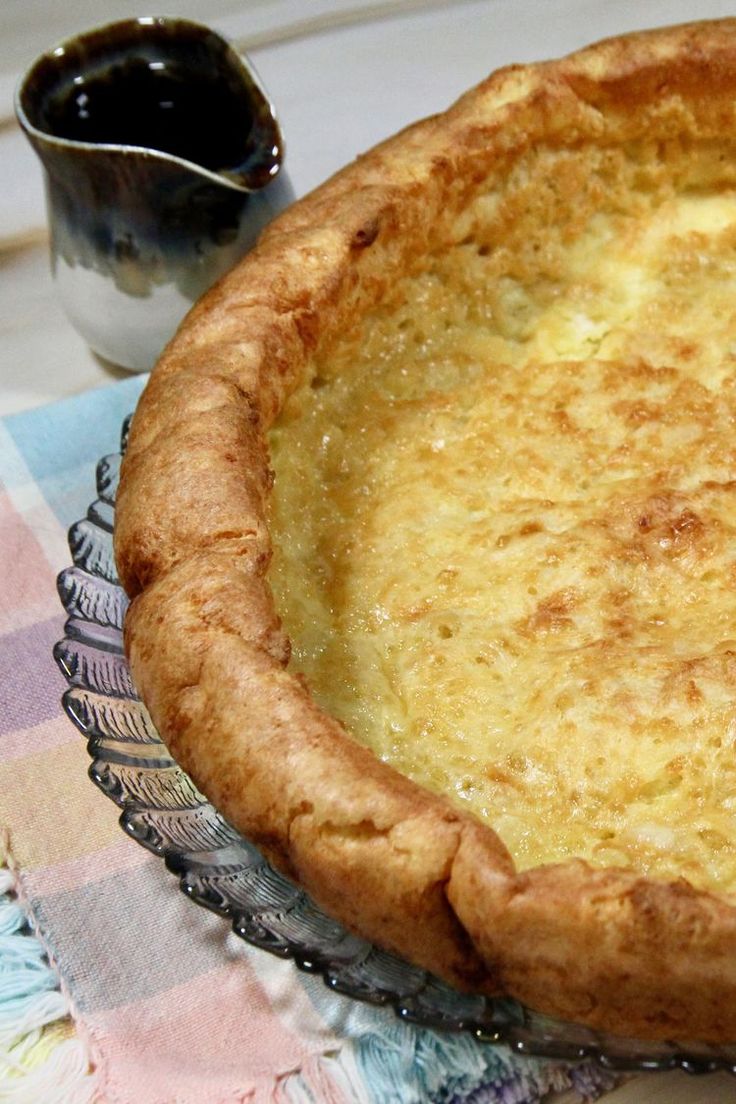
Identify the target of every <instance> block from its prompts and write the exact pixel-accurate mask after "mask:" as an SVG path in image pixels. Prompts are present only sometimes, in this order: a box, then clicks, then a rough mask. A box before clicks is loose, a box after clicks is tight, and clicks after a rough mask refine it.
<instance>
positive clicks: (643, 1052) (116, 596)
mask: <svg viewBox="0 0 736 1104" xmlns="http://www.w3.org/2000/svg"><path fill="white" fill-rule="evenodd" d="M129 422H130V418H127V419H126V420H125V423H124V425H123V431H122V442H121V452H120V453H113V454H111V455H109V456H104V457H103V458H102V459H101V460H100V461H99V463H98V465H97V498H96V499H95V501H94V502H93V503H92V504H91V505H90V508H89V510H88V511H87V516H86V517H85V518H82V519H81V520H80V521H78V522H76V523H75V524H74V525H73V526H72V527H71V529H70V530H69V548H70V552H71V558H72V566H70V567H68V568H66V569H65V570H64V571H62V572H61V574H60V575H59V578H58V590H59V597H60V599H61V603H62V605H63V606H64V609H65V610H66V612H67V615H68V620H67V622H66V625H65V635H64V638H63V639H62V640H60V641H59V642H58V643H57V644H56V646H55V648H54V658H55V659H56V662H57V663H58V665H59V667H60V668H61V671H62V673H63V674H64V677H65V678H66V680H67V682H68V684H69V688H68V689H67V691H66V692H65V694H64V696H63V699H62V702H63V706H64V709H65V711H66V713H67V715H68V716H69V718H70V719H71V721H72V722H73V723H74V725H75V726H76V727H77V728H78V729H79V730H80V732H81V733H82V734H83V735H84V736H86V737H87V748H88V751H89V754H90V756H91V758H92V762H91V764H90V768H89V775H90V778H91V779H92V781H93V782H94V783H95V784H96V785H97V786H98V787H99V788H100V789H101V790H102V791H103V792H104V793H105V794H107V796H108V797H110V798H111V799H112V800H113V801H115V803H116V804H117V805H119V806H120V808H121V810H122V812H121V815H120V823H121V825H122V828H123V830H124V831H125V832H127V834H128V835H129V836H131V837H132V838H133V839H135V840H136V841H137V842H138V843H140V844H141V845H142V846H143V847H145V848H147V849H148V850H149V851H151V852H153V853H154V854H156V855H159V856H161V857H162V858H163V859H164V861H165V863H166V866H167V867H168V869H169V870H170V871H171V872H172V873H173V874H175V875H177V876H178V878H179V884H180V887H181V889H182V891H183V892H184V893H185V894H186V895H187V896H188V897H189V898H191V900H192V901H194V902H196V903H197V904H198V905H202V906H204V907H205V908H208V909H210V910H211V911H213V912H216V913H218V914H219V915H221V916H223V917H225V918H227V919H229V920H230V921H231V923H232V928H233V931H234V932H235V933H236V934H237V935H238V936H240V937H241V938H242V939H244V940H246V941H247V942H248V943H251V944H253V945H254V946H256V947H260V948H262V949H263V950H267V951H269V952H271V953H272V954H275V955H278V956H279V957H281V958H288V959H292V960H293V961H294V963H295V964H296V965H297V966H298V967H299V968H300V969H301V970H305V971H308V972H311V973H318V974H321V975H322V977H323V979H324V981H325V983H326V985H327V986H328V987H329V988H331V989H333V990H335V991H336V992H339V993H343V994H346V995H347V996H350V997H354V998H355V999H357V1000H362V1001H368V1002H371V1003H373V1004H379V1005H390V1006H392V1007H393V1008H394V1010H395V1011H396V1013H397V1015H398V1016H399V1017H400V1018H402V1019H404V1020H406V1021H410V1022H413V1023H416V1024H420V1025H422V1026H424V1027H431V1028H434V1029H444V1030H450V1031H468V1032H470V1033H471V1034H472V1035H474V1036H475V1037H476V1038H477V1039H479V1040H481V1041H484V1042H496V1043H504V1044H506V1045H508V1046H510V1047H511V1049H512V1050H513V1051H514V1052H515V1053H517V1054H522V1055H530V1056H532V1055H533V1056H535V1057H546V1058H558V1059H566V1060H577V1059H583V1058H591V1059H593V1060H595V1061H596V1062H598V1063H599V1064H600V1065H601V1066H603V1067H604V1068H606V1069H609V1070H669V1069H674V1068H680V1069H683V1070H686V1071H687V1072H690V1073H707V1072H712V1071H715V1070H727V1071H729V1072H731V1073H736V1044H734V1045H729V1046H718V1047H716V1046H708V1045H706V1044H699V1043H692V1042H672V1043H653V1042H642V1041H639V1040H636V1039H628V1038H621V1037H617V1036H613V1035H608V1034H605V1033H602V1032H597V1031H593V1030H591V1029H590V1028H587V1027H583V1026H582V1025H578V1024H572V1023H565V1022H562V1021H557V1020H552V1019H549V1018H548V1017H546V1016H542V1015H540V1014H539V1013H536V1012H533V1011H531V1010H529V1009H526V1008H524V1007H522V1005H520V1004H519V1003H518V1002H516V1001H513V1000H505V999H504V1000H491V999H489V998H486V997H482V996H468V995H467V994H462V993H458V992H456V991H455V990H453V989H451V988H450V987H449V986H447V985H446V984H445V983H444V982H442V981H439V980H438V979H437V978H435V977H432V975H430V974H428V973H427V972H426V971H424V970H421V969H419V968H418V967H416V966H412V965H411V964H410V963H408V962H405V961H404V960H402V959H400V958H397V957H396V956H395V955H390V954H387V953H386V952H385V951H382V950H380V949H379V948H378V947H375V946H372V945H371V944H369V943H368V942H366V941H365V940H363V939H360V938H358V937H357V936H355V935H352V934H351V933H349V932H348V931H346V929H345V928H343V927H342V925H341V924H339V923H337V922H336V921H335V920H332V919H330V917H328V916H326V915H325V914H324V913H323V912H321V910H320V909H318V908H317V907H316V906H315V905H314V904H313V903H312V901H310V899H309V898H308V897H307V895H306V894H305V893H304V892H303V891H302V890H300V889H299V888H297V887H296V886H295V885H294V884H293V883H291V882H289V881H288V880H287V879H286V878H284V877H283V876H282V875H281V874H279V873H277V872H276V871H275V870H274V869H273V868H272V867H271V866H270V865H269V864H268V863H267V862H266V861H265V859H264V858H263V856H262V855H261V854H260V853H259V851H258V850H257V849H256V848H255V847H254V846H253V845H252V844H251V843H249V842H248V841H247V840H246V839H244V838H243V837H242V836H240V835H239V834H238V833H237V832H236V831H235V830H234V829H233V828H231V827H230V825H229V824H227V823H226V821H225V820H224V819H223V818H222V817H221V816H220V814H219V813H218V812H217V810H216V809H215V808H214V807H213V806H212V805H211V804H210V803H209V802H208V801H207V800H206V799H205V798H204V797H203V796H202V794H201V793H199V792H198V790H197V789H196V787H195V786H194V785H193V783H192V781H191V779H189V778H188V776H187V775H186V774H185V773H184V772H183V771H182V770H181V768H180V767H179V766H178V765H177V764H176V762H175V761H174V760H173V759H172V758H171V756H170V755H169V754H168V752H167V750H166V748H165V747H164V745H163V744H162V742H161V740H160V738H159V736H158V733H157V732H156V729H155V727H154V725H153V722H152V721H151V718H150V716H149V715H148V711H147V710H146V707H145V706H144V705H143V703H142V702H141V700H140V699H139V698H138V696H137V694H136V692H135V689H134V687H133V684H132V680H131V677H130V672H129V670H128V665H127V662H126V659H125V655H124V653H123V644H122V626H123V619H124V616H125V610H126V607H127V598H126V596H125V594H124V592H123V590H122V588H121V587H120V585H119V583H118V578H117V572H116V569H115V560H114V555H113V547H112V532H113V524H114V517H115V492H116V490H117V482H118V473H119V468H120V460H121V455H122V452H124V451H125V445H126V440H127V429H128V425H129Z"/></svg>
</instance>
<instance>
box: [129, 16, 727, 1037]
mask: <svg viewBox="0 0 736 1104" xmlns="http://www.w3.org/2000/svg"><path fill="white" fill-rule="evenodd" d="M735 124H736V21H724V22H717V23H711V24H693V25H690V26H687V27H681V28H673V29H669V30H664V31H657V32H651V33H649V34H643V35H632V36H628V37H625V38H620V39H616V40H611V41H608V42H604V43H600V44H598V45H596V46H593V47H591V48H590V49H588V50H585V51H582V52H580V53H578V54H575V55H572V56H571V57H569V58H567V59H563V60H561V61H559V62H551V63H546V64H540V65H535V66H525V67H513V68H511V69H508V70H503V71H501V72H499V73H497V74H494V75H493V76H491V77H490V78H489V79H488V80H487V81H486V82H485V83H484V84H482V85H480V86H479V87H478V88H477V89H475V90H473V91H471V92H470V93H468V94H467V95H466V96H465V97H464V98H463V99H462V100H460V101H459V102H458V103H457V104H456V105H455V106H454V107H453V108H451V109H450V110H449V111H448V112H447V113H446V114H444V115H442V116H438V117H436V118H434V119H429V120H426V121H424V122H422V123H419V124H417V125H416V126H415V127H412V128H410V129H409V130H407V131H405V132H403V133H402V134H400V135H398V136H397V137H396V138H394V139H392V140H390V141H389V142H387V143H385V144H384V145H383V146H380V147H378V148H377V149H375V150H373V151H371V152H370V153H369V154H367V155H366V156H365V157H363V158H361V159H360V160H359V161H358V162H356V164H355V165H352V166H350V167H349V168H347V169H346V170H344V171H343V172H342V173H340V174H339V175H338V176H337V177H335V178H333V180H331V181H329V182H328V183H327V184H326V185H324V186H323V187H322V188H321V189H319V190H318V191H317V192H315V193H314V194H313V195H312V196H310V197H308V198H307V199H305V200H302V201H301V202H300V203H298V204H296V205H295V206H294V207H293V208H292V209H291V210H290V211H289V212H287V213H286V214H285V215H283V216H282V217H281V218H280V219H279V220H277V222H276V223H274V224H273V226H272V227H271V228H270V229H269V230H268V231H267V232H266V234H265V235H264V237H263V238H262V240H261V242H260V244H259V246H258V247H257V249H256V250H255V251H254V252H253V253H252V254H251V255H250V256H249V257H248V258H246V260H245V261H243V262H242V263H241V264H240V265H239V266H238V268H236V269H235V270H234V271H233V273H231V274H230V275H229V276H228V277H226V278H225V280H224V281H222V282H221V283H220V284H219V285H218V286H217V287H216V288H215V289H214V290H213V291H212V292H210V293H209V294H208V295H207V296H206V297H205V298H204V299H203V300H202V301H201V302H200V303H199V304H198V305H197V306H196V307H195V309H194V310H193V311H192V313H191V314H190V315H189V317H188V319H187V320H186V321H185V323H184V325H183V326H182V328H181V330H180V332H179V334H178V335H177V337H176V338H175V339H174V341H173V342H172V343H171V344H170V346H169V347H168V349H167V350H166V352H165V353H164V356H163V357H162V359H161V361H160V363H159V365H158V366H157V368H156V370H155V372H154V373H153V375H152V378H151V381H150V383H149V385H148V387H147V389H146V392H145V393H144V396H143V398H142V400H141V403H140V406H139V409H138V411H137V413H136V416H135V419H134V422H133V427H132V432H131V437H130V442H129V446H128V452H127V455H126V459H125V463H124V467H123V473H122V482H121V487H120V491H119V495H118V503H117V528H116V552H117V559H118V567H119V571H120V575H121V579H122V581H123V583H124V585H125V587H126V589H127V590H128V593H129V594H130V595H131V597H132V598H133V602H132V604H131V607H130V610H129V613H128V618H127V622H126V644H127V648H128V653H129V657H130V662H131V667H132V670H133V674H134V677H135V680H136V683H137V685H138V688H139V691H140V693H141V695H142V697H143V699H144V701H145V702H146V704H147V705H148V707H149V709H150V711H151V714H152V716H153V719H154V721H155V722H156V724H157V726H158V728H159V730H160V731H161V734H162V737H163V738H164V740H165V741H166V742H167V744H168V745H169V747H170V748H171V750H172V753H173V754H174V755H175V756H176V757H177V759H178V760H179V762H180V763H181V764H182V766H183V767H184V768H185V769H186V770H187V771H188V772H189V773H190V774H191V775H192V777H193V778H194V780H195V782H196V783H197V785H199V786H200V787H201V788H202V790H203V791H204V792H205V793H206V794H207V796H208V797H209V799H210V800H211V801H212V802H213V803H214V804H215V805H216V806H217V807H218V808H219V809H220V810H221V811H222V812H223V813H224V815H226V816H227V817H228V819H229V820H230V821H231V822H232V823H233V824H234V825H235V826H236V827H238V828H239V829H240V830H241V831H242V832H243V833H244V834H246V835H247V836H248V837H249V838H251V839H253V840H254V842H256V843H258V844H259V845H260V846H261V847H262V848H263V850H264V852H265V853H266V854H267V855H268V857H269V858H270V859H271V860H272V861H273V862H274V863H276V865H278V866H279V867H280V868H281V869H282V870H284V871H285V872H286V873H288V874H289V875H291V876H292V877H294V878H296V879H297V880H298V881H299V882H300V883H301V884H302V885H304V887H305V888H306V889H307V890H308V891H309V892H310V893H311V894H312V895H313V896H314V898H315V899H316V900H317V901H318V902H319V903H320V904H321V905H322V906H323V907H325V908H326V909H328V910H329V911H332V912H333V913H334V914H335V915H336V916H337V917H339V918H340V919H341V920H343V921H344V922H345V923H347V924H348V925H349V926H351V927H352V928H354V929H355V930H357V931H359V932H360V933H361V934H363V935H365V936H367V937H368V938H370V939H372V940H374V941H376V942H378V943H380V944H382V945H384V946H386V947H388V948H389V949H392V950H395V951H398V952H399V953H401V954H403V955H405V956H407V957H409V958H410V959H412V960H413V961H415V962H417V963H418V964H420V965H422V966H425V967H427V968H429V969H431V970H433V971H434V972H436V973H438V974H440V975H441V976H443V977H445V978H447V979H448V980H449V981H451V982H453V983H454V984H456V985H460V986H463V987H465V988H474V989H477V990H479V991H485V992H490V993H508V994H511V995H513V996H515V997H517V998H519V999H521V1000H523V1001H525V1002H526V1003H527V1004H529V1005H530V1006H532V1007H535V1008H538V1009H540V1010H542V1011H546V1012H549V1013H551V1014H555V1015H558V1016H562V1017H564V1018H567V1019H573V1020H578V1021H581V1022H585V1023H588V1024H591V1025H594V1026H600V1027H603V1028H606V1029H609V1030H612V1031H618V1032H620V1033H623V1034H627V1035H639V1036H642V1037H652V1038H664V1037H677V1036H678V1035H680V1036H681V1037H682V1036H687V1037H690V1038H692V1037H696V1038H700V1039H703V1040H710V1041H726V1040H731V1041H732V1040H733V1039H734V1038H736V999H734V998H735V997H736V899H735V898H734V893H735V892H736V790H735V789H734V785H733V781H734V776H735V773H736V767H735V766H734V744H735V742H736V539H734V538H735V537H736V511H735V510H734V505H735V504H736V454H735V448H736V446H734V442H733V430H734V425H736V295H735V294H734V292H736V147H735V145H734V138H733V135H734V134H735V133H736V129H735ZM274 473H275V484H274Z"/></svg>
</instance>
